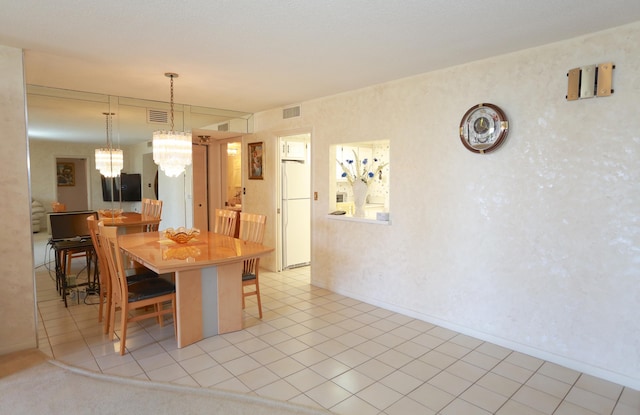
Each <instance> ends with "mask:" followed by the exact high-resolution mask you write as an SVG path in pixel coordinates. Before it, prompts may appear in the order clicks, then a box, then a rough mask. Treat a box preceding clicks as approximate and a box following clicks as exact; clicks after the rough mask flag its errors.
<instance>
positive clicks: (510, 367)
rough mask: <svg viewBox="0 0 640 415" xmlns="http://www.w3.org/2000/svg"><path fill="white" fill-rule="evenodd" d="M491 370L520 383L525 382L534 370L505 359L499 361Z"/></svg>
mask: <svg viewBox="0 0 640 415" xmlns="http://www.w3.org/2000/svg"><path fill="white" fill-rule="evenodd" d="M491 372H493V373H495V374H498V375H500V376H504V377H505V378H509V379H511V380H513V381H515V382H518V383H525V382H526V381H527V380H529V378H530V377H531V375H533V371H531V370H529V369H525V368H523V367H520V366H516V365H514V364H513V363H509V362H505V361H502V362H500V363H498V364H497V365H496V367H494V368H493V369H492V370H491Z"/></svg>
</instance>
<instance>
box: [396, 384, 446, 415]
mask: <svg viewBox="0 0 640 415" xmlns="http://www.w3.org/2000/svg"><path fill="white" fill-rule="evenodd" d="M407 396H408V397H409V398H411V399H413V400H414V401H416V402H418V403H420V404H422V405H424V406H426V407H427V408H429V409H431V410H432V411H435V412H438V411H441V410H442V409H443V408H444V407H445V406H447V405H449V403H451V402H452V401H453V400H454V399H455V396H454V395H452V394H450V393H447V392H445V391H443V390H442V389H439V388H437V387H435V386H433V385H430V384H428V383H425V384H423V385H422V386H420V387H419V388H417V389H416V390H414V391H413V392H411V393H409V394H408V395H407Z"/></svg>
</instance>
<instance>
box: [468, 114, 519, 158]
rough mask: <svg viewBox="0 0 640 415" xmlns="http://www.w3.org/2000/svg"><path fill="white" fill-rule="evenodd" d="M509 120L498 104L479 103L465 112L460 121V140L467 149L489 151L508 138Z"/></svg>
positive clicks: (479, 151) (475, 151)
mask: <svg viewBox="0 0 640 415" xmlns="http://www.w3.org/2000/svg"><path fill="white" fill-rule="evenodd" d="M508 132H509V120H507V116H506V115H505V113H504V111H502V110H501V109H500V108H499V107H498V106H497V105H493V104H478V105H475V106H473V107H471V108H469V110H468V111H467V112H466V113H465V114H464V116H463V117H462V121H460V140H462V144H463V145H464V146H465V147H466V148H467V150H469V151H472V152H474V153H488V152H490V151H493V150H495V149H496V148H498V146H500V144H502V143H503V142H504V140H505V138H507V133H508Z"/></svg>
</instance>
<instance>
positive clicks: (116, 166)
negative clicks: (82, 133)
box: [96, 112, 124, 177]
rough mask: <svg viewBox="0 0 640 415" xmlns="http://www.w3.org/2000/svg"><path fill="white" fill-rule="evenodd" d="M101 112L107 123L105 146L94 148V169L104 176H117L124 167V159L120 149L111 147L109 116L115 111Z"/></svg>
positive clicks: (111, 129)
mask: <svg viewBox="0 0 640 415" xmlns="http://www.w3.org/2000/svg"><path fill="white" fill-rule="evenodd" d="M102 114H104V116H105V118H106V124H107V146H106V147H103V148H97V149H96V169H98V170H100V174H102V175H103V176H104V177H117V176H120V171H121V170H122V167H124V161H123V156H122V150H121V149H119V148H113V140H112V138H111V132H112V131H113V128H112V125H111V116H112V115H115V113H113V112H103V113H102Z"/></svg>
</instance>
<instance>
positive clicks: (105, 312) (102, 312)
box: [87, 216, 158, 334]
mask: <svg viewBox="0 0 640 415" xmlns="http://www.w3.org/2000/svg"><path fill="white" fill-rule="evenodd" d="M101 224H102V222H101V221H97V220H96V219H95V217H93V216H89V217H87V225H88V227H89V233H90V235H91V242H92V243H93V248H94V251H95V254H96V256H97V257H98V263H97V267H98V277H99V281H100V290H99V293H98V296H99V298H98V302H99V304H98V322H104V333H105V334H107V333H108V332H109V321H110V319H109V317H110V311H111V299H112V291H111V280H110V278H111V275H110V272H109V264H108V262H107V257H106V255H107V253H106V252H104V249H103V246H102V243H101V241H100V238H98V234H99V232H100V225H101ZM136 264H137V263H136ZM125 275H126V277H127V284H133V283H135V282H138V281H142V280H144V279H147V278H157V277H158V274H156V273H155V272H153V271H151V270H150V269H148V268H145V267H143V266H142V265H140V264H138V266H137V267H135V268H130V269H126V270H125Z"/></svg>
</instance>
